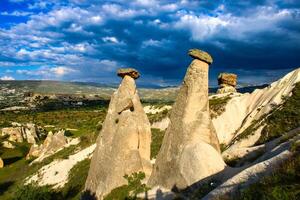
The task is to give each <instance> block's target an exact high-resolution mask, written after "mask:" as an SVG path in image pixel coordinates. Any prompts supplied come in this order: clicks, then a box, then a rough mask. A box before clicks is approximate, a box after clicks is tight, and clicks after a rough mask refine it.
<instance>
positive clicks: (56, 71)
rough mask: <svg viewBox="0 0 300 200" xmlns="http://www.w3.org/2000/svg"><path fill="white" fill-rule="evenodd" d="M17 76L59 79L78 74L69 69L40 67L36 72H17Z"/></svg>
mask: <svg viewBox="0 0 300 200" xmlns="http://www.w3.org/2000/svg"><path fill="white" fill-rule="evenodd" d="M16 72H17V74H21V75H27V76H38V77H42V78H43V79H49V78H54V79H57V78H61V77H62V76H66V75H70V74H72V73H76V72H78V71H77V70H75V69H72V68H69V67H63V66H58V67H40V68H38V69H37V70H17V71H16Z"/></svg>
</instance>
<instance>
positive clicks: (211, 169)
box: [148, 59, 225, 189]
mask: <svg viewBox="0 0 300 200" xmlns="http://www.w3.org/2000/svg"><path fill="white" fill-rule="evenodd" d="M208 68H209V67H208V64H207V63H206V62H203V61H201V60H198V59H195V60H193V61H192V63H191V64H190V66H189V68H188V70H187V73H186V76H185V78H184V81H183V84H182V86H181V88H180V90H179V93H178V96H177V99H176V102H175V104H174V106H173V108H172V111H171V116H170V121H171V122H170V125H169V127H168V129H167V131H166V134H165V137H164V139H163V144H162V147H161V150H160V152H159V154H158V156H157V159H156V163H155V166H154V168H153V172H152V174H151V177H150V179H149V182H148V184H149V185H150V186H156V185H159V186H162V187H165V188H167V189H170V188H172V187H174V186H176V187H178V188H184V187H186V186H189V185H191V184H193V183H195V182H197V181H199V180H201V179H203V178H206V177H209V176H211V175H213V174H216V173H218V172H220V171H221V170H223V169H224V167H225V163H224V162H223V159H222V157H221V155H220V147H219V141H218V138H217V135H216V133H215V129H214V127H213V125H212V122H211V119H210V112H209V102H208Z"/></svg>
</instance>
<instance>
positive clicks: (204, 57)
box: [189, 49, 213, 65]
mask: <svg viewBox="0 0 300 200" xmlns="http://www.w3.org/2000/svg"><path fill="white" fill-rule="evenodd" d="M189 56H191V57H192V58H194V59H198V60H201V61H204V62H206V63H207V64H209V65H210V64H211V63H212V62H213V59H212V57H211V56H210V55H209V54H208V53H207V52H205V51H201V50H199V49H190V50H189Z"/></svg>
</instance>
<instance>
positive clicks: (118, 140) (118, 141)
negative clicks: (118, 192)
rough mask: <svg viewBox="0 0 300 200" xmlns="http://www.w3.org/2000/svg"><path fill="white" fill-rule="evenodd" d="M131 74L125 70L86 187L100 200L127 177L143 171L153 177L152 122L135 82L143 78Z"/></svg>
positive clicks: (93, 158)
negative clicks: (151, 162)
mask: <svg viewBox="0 0 300 200" xmlns="http://www.w3.org/2000/svg"><path fill="white" fill-rule="evenodd" d="M127 72H128V70H127V71H126V70H122V77H123V80H122V83H121V85H120V86H119V88H118V90H117V91H116V92H115V93H114V94H113V95H112V98H111V102H110V105H109V108H108V113H107V116H106V119H105V121H104V123H103V128H102V130H101V133H100V136H99V137H98V139H97V148H96V150H95V152H94V154H93V157H92V161H91V166H90V170H89V174H88V178H87V181H86V185H85V190H86V191H87V192H90V193H91V194H92V195H95V196H96V197H97V198H98V199H103V197H104V196H105V195H106V194H108V193H109V192H110V191H111V190H112V189H114V188H116V187H119V186H121V185H124V184H126V183H127V181H126V180H125V179H124V178H123V176H124V175H126V174H128V175H131V174H132V173H134V172H139V171H143V172H145V173H146V176H148V177H149V175H150V173H151V164H150V144H151V130H150V123H149V121H148V118H147V116H146V114H145V112H144V110H143V107H142V105H141V102H140V99H139V96H138V93H137V90H136V85H135V81H134V79H135V78H137V77H138V76H139V75H137V74H136V73H133V72H131V71H129V72H128V73H127ZM124 73H125V74H124ZM126 73H127V74H126ZM132 74H133V75H134V76H133V77H131V75H132Z"/></svg>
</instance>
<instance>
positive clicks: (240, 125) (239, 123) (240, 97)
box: [213, 68, 300, 144]
mask: <svg viewBox="0 0 300 200" xmlns="http://www.w3.org/2000/svg"><path fill="white" fill-rule="evenodd" d="M299 81H300V68H298V69H296V70H294V71H292V72H290V73H288V74H287V75H285V76H284V77H283V78H281V79H279V80H278V81H276V82H274V83H272V84H271V85H270V86H268V87H266V88H264V89H256V90H255V91H254V92H252V93H251V94H249V93H245V94H238V93H237V94H236V95H235V96H233V97H232V98H231V99H230V100H229V101H228V103H227V105H226V107H225V112H223V113H222V114H221V115H219V116H217V117H216V118H214V119H213V124H214V127H215V129H216V131H217V134H218V138H219V141H220V143H223V144H229V143H230V141H231V140H232V139H233V138H234V137H235V136H237V135H239V134H240V133H242V132H243V131H244V130H245V129H246V128H247V127H248V126H249V125H251V123H252V122H253V121H254V120H259V118H260V117H261V116H263V115H265V114H268V113H269V112H270V111H271V110H272V106H274V105H279V104H281V103H282V102H283V98H282V97H284V96H288V95H290V94H291V91H292V89H293V88H294V85H295V83H297V82H299Z"/></svg>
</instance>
